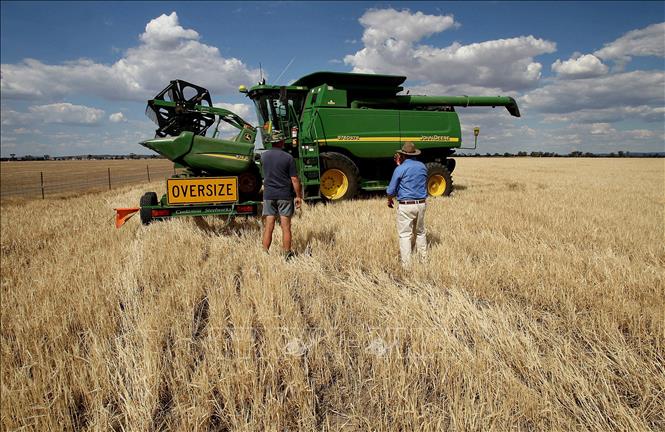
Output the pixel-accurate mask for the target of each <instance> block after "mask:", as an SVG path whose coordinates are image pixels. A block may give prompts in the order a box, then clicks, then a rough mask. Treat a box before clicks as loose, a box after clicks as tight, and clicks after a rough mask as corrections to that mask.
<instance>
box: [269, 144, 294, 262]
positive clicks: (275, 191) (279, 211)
mask: <svg viewBox="0 0 665 432" xmlns="http://www.w3.org/2000/svg"><path fill="white" fill-rule="evenodd" d="M271 141H272V148H271V149H270V150H268V151H266V152H264V153H262V154H261V167H262V169H263V216H264V217H265V221H264V226H263V227H264V229H263V249H264V250H265V251H266V252H267V251H268V249H270V244H271V243H272V233H273V230H274V229H275V221H276V220H277V217H278V216H279V224H280V226H281V227H282V248H283V249H284V253H285V254H286V259H287V260H288V259H290V258H292V257H293V252H292V251H291V217H292V216H293V211H294V207H295V208H300V205H301V203H302V190H301V189H302V188H301V186H300V179H299V178H298V172H297V171H296V163H295V161H294V160H293V156H291V155H290V154H288V153H287V152H285V151H284V150H283V147H284V135H283V134H282V133H274V134H273V135H272V137H271ZM294 198H295V203H294ZM294 204H295V206H294Z"/></svg>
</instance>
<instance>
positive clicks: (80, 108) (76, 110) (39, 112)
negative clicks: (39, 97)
mask: <svg viewBox="0 0 665 432" xmlns="http://www.w3.org/2000/svg"><path fill="white" fill-rule="evenodd" d="M28 111H30V112H31V113H32V114H34V116H33V117H32V119H33V120H34V121H36V122H42V123H62V124H75V125H93V124H96V123H99V121H100V120H101V119H102V117H103V116H104V110H101V109H97V108H91V107H87V106H84V105H72V104H70V103H67V102H62V103H54V104H48V105H34V106H31V107H29V108H28Z"/></svg>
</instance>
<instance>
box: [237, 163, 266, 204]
mask: <svg viewBox="0 0 665 432" xmlns="http://www.w3.org/2000/svg"><path fill="white" fill-rule="evenodd" d="M261 184H262V182H261V172H260V171H259V168H258V167H257V166H256V164H252V166H251V167H250V168H249V169H248V170H247V171H245V172H244V173H242V174H240V175H238V194H239V195H240V201H252V200H255V199H258V196H259V191H260V190H261Z"/></svg>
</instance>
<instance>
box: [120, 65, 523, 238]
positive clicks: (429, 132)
mask: <svg viewBox="0 0 665 432" xmlns="http://www.w3.org/2000/svg"><path fill="white" fill-rule="evenodd" d="M405 80H406V77H403V76H393V75H369V74H353V73H338V72H316V73H313V74H310V75H307V76H304V77H302V78H300V79H299V80H297V81H296V82H294V83H293V84H292V85H289V86H278V85H268V84H266V83H265V80H264V81H263V82H262V83H259V84H258V85H256V86H254V87H251V88H250V89H247V88H246V87H244V86H241V87H240V92H242V93H244V94H246V95H247V97H249V98H250V99H251V100H252V101H253V102H254V105H255V107H256V113H257V117H258V121H259V128H258V130H259V131H260V133H261V137H262V141H263V143H264V147H266V148H269V147H270V142H269V137H270V135H271V134H272V133H273V132H275V131H280V132H282V133H284V135H285V136H287V137H289V138H288V140H287V142H286V145H285V151H288V152H289V153H291V154H292V155H293V157H294V158H295V159H296V161H297V168H298V175H299V177H300V180H301V183H302V185H303V189H304V190H303V196H304V198H305V199H307V200H319V199H323V200H327V201H336V200H343V199H350V198H353V197H354V196H356V194H357V193H358V192H359V191H360V190H364V191H380V190H385V188H386V187H387V185H388V182H389V181H390V177H391V175H392V172H393V170H394V168H395V166H394V162H393V156H394V154H395V152H396V151H397V150H398V149H400V148H401V146H402V144H403V143H404V142H405V141H412V142H414V143H415V144H416V146H417V147H418V149H420V150H421V151H422V154H421V156H420V157H419V159H420V160H421V161H422V162H424V163H425V164H426V165H427V168H428V171H429V176H428V182H427V189H428V192H429V194H430V195H431V196H445V195H449V194H450V193H451V191H452V188H453V181H452V176H451V174H452V172H453V171H454V170H455V160H454V159H452V158H451V156H452V155H453V154H454V152H455V149H457V148H462V133H461V128H460V122H459V117H458V115H457V113H456V112H455V107H478V106H491V107H496V106H504V107H506V109H507V110H508V112H509V113H510V114H511V115H513V116H515V117H519V116H520V112H519V108H518V107H517V103H516V102H515V100H514V99H513V98H511V97H505V96H494V97H491V96H416V95H400V94H399V93H400V92H401V91H402V90H403V87H401V85H402V84H403V83H404V81H405ZM146 114H147V115H148V117H150V118H151V119H152V120H153V121H154V122H155V123H156V124H157V126H158V128H157V130H156V138H155V139H151V140H147V141H143V142H142V143H141V145H143V146H145V147H147V148H150V149H152V150H154V151H156V152H157V153H159V154H161V155H163V156H164V157H166V158H168V159H169V160H172V161H173V162H174V163H175V166H176V167H179V168H184V171H183V172H182V173H181V174H178V175H176V176H174V177H172V178H170V179H168V180H167V193H166V194H164V195H163V196H162V197H161V199H159V200H158V199H157V194H156V193H155V192H148V193H146V194H145V195H143V197H142V198H141V202H140V207H139V208H130V209H117V215H116V225H117V226H121V225H122V224H123V223H124V221H125V220H126V219H127V218H128V217H129V216H131V214H133V213H134V212H136V211H139V212H140V215H141V221H142V222H143V223H144V224H148V223H150V222H151V221H153V220H155V219H164V218H168V217H173V216H203V215H214V214H217V215H229V216H233V215H256V214H258V211H259V206H260V201H259V200H260V189H261V186H262V179H261V171H260V159H259V157H258V154H256V152H255V148H254V142H255V139H256V135H257V128H254V127H253V126H251V125H250V124H249V123H248V122H246V121H245V120H243V119H242V118H241V117H239V116H238V115H236V114H234V113H232V112H231V111H228V110H226V109H223V108H217V107H213V106H212V102H211V98H210V94H209V92H208V91H207V90H206V89H204V88H202V87H199V86H197V85H194V84H190V83H188V82H185V81H181V80H175V81H171V83H170V84H169V86H167V87H166V88H165V89H164V90H162V91H161V92H160V93H159V94H158V95H157V96H155V98H154V99H152V100H150V101H148V106H147V108H146ZM222 121H223V122H225V123H226V124H229V125H231V126H233V127H235V128H236V129H237V130H238V133H237V135H236V136H235V137H234V138H233V139H230V140H224V139H220V138H219V137H218V136H219V128H220V124H221V122H222ZM213 125H215V128H214V131H213V133H212V134H211V136H210V137H207V136H206V134H207V132H208V130H209V129H210V128H211V127H212V126H213ZM478 132H479V131H478V128H475V129H474V138H475V139H477V136H478ZM473 148H475V145H474V147H473Z"/></svg>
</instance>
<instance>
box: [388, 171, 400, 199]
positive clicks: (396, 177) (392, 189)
mask: <svg viewBox="0 0 665 432" xmlns="http://www.w3.org/2000/svg"><path fill="white" fill-rule="evenodd" d="M401 174H402V171H401V170H400V169H399V167H397V168H395V171H394V172H393V176H392V178H391V179H390V183H389V184H388V188H387V189H386V194H387V195H388V207H390V208H392V207H393V198H394V197H395V196H397V187H398V186H399V181H400V179H401V177H402V175H401Z"/></svg>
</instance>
